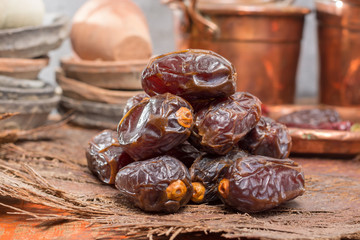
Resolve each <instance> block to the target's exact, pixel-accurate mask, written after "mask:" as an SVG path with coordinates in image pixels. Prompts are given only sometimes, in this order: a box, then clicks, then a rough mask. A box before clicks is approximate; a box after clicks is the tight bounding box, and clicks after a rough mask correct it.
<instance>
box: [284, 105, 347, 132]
mask: <svg viewBox="0 0 360 240" xmlns="http://www.w3.org/2000/svg"><path fill="white" fill-rule="evenodd" d="M277 121H278V122H280V123H282V124H285V125H286V126H288V127H296V128H307V129H327V130H342V131H349V130H350V129H351V126H352V123H351V122H350V121H343V120H342V119H341V118H340V115H339V113H338V112H337V111H336V110H334V109H330V108H327V109H317V108H314V109H305V110H299V111H295V112H292V113H290V114H287V115H284V116H281V117H280V118H279V119H277Z"/></svg>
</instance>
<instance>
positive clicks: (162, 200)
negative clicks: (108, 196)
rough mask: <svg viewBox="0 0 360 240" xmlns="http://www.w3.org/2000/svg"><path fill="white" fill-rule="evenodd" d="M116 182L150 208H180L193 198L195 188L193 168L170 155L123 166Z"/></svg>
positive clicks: (127, 194) (136, 201) (134, 200)
mask: <svg viewBox="0 0 360 240" xmlns="http://www.w3.org/2000/svg"><path fill="white" fill-rule="evenodd" d="M115 186H116V188H117V189H118V190H119V191H120V193H121V194H122V195H123V196H124V197H125V198H126V199H128V200H129V201H130V202H131V203H133V204H134V205H135V206H137V207H139V208H140V209H142V210H144V211H148V212H168V213H172V212H176V211H178V210H179V208H180V207H182V206H184V205H186V204H187V203H188V202H189V200H190V198H191V196H192V192H193V187H192V185H191V180H190V174H189V170H188V169H187V168H186V167H185V165H184V164H182V163H181V162H180V161H179V160H177V159H175V158H173V157H170V156H166V155H164V156H159V157H156V158H153V159H149V160H145V161H139V162H134V163H131V164H129V165H127V166H126V167H124V168H122V169H121V170H120V171H119V172H118V174H117V175H116V181H115Z"/></svg>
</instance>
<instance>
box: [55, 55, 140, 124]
mask: <svg viewBox="0 0 360 240" xmlns="http://www.w3.org/2000/svg"><path fill="white" fill-rule="evenodd" d="M146 64H147V60H146V61H145V60H144V61H142V60H141V61H140V60H139V61H137V60H134V61H126V62H125V61H88V60H81V59H75V58H65V59H62V61H61V69H60V70H58V71H57V73H56V80H57V82H58V84H59V86H60V87H61V88H62V91H63V97H62V99H61V103H60V107H59V111H60V112H61V113H66V112H68V111H71V110H73V111H74V115H75V117H74V119H73V120H72V121H73V123H75V124H78V125H81V126H84V127H97V128H111V129H114V128H116V125H117V123H118V122H119V120H120V119H121V118H122V112H123V108H124V106H125V104H126V101H127V100H128V99H129V98H130V97H132V96H134V95H136V94H139V93H142V90H141V89H142V88H141V82H140V75H141V72H142V70H143V69H144V68H145V66H146Z"/></svg>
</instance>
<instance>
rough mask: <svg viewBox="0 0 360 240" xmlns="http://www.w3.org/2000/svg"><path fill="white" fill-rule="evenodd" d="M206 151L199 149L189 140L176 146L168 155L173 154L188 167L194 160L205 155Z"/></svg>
mask: <svg viewBox="0 0 360 240" xmlns="http://www.w3.org/2000/svg"><path fill="white" fill-rule="evenodd" d="M204 154H205V153H203V152H201V151H199V150H198V149H197V148H195V147H194V146H193V145H191V144H190V143H189V142H188V141H185V142H183V143H182V144H180V145H178V146H176V147H174V148H173V149H171V150H170V151H168V152H167V153H166V155H169V156H172V157H174V158H176V159H178V160H179V161H180V162H182V163H183V164H185V166H186V167H188V168H190V167H191V165H192V164H193V163H194V161H195V160H196V159H197V158H198V157H200V156H202V155H204Z"/></svg>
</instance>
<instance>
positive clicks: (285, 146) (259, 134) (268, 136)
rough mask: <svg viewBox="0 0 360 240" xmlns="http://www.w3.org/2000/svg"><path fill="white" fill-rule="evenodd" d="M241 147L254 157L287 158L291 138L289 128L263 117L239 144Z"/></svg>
mask: <svg viewBox="0 0 360 240" xmlns="http://www.w3.org/2000/svg"><path fill="white" fill-rule="evenodd" d="M239 147H240V148H242V149H244V150H247V151H249V152H250V153H251V154H253V155H262V156H268V157H273V158H287V157H288V156H289V155H290V149H291V136H290V133H289V131H288V129H287V127H286V126H285V125H283V124H281V123H278V122H275V121H274V120H272V119H271V118H268V117H261V119H260V121H259V122H258V123H257V124H256V126H255V127H254V128H253V129H252V130H251V131H250V132H249V133H248V134H247V135H246V136H245V137H244V138H243V139H242V140H241V141H240V142H239Z"/></svg>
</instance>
